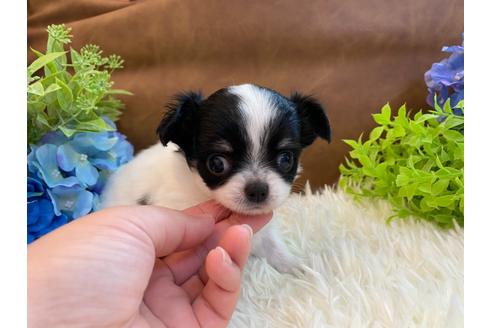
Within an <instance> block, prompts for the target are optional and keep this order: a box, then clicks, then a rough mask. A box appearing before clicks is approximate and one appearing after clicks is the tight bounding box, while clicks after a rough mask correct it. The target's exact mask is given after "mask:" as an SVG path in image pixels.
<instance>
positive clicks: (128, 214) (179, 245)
mask: <svg viewBox="0 0 492 328" xmlns="http://www.w3.org/2000/svg"><path fill="white" fill-rule="evenodd" d="M95 217H99V218H98V219H97V222H98V224H103V225H107V226H113V227H114V228H116V229H118V230H120V231H123V232H124V233H126V234H130V235H132V236H133V237H136V238H138V239H139V240H140V241H142V242H144V243H149V244H151V245H150V246H151V247H152V248H153V249H154V250H155V256H156V257H163V256H166V255H168V254H170V253H173V252H175V251H180V250H184V249H190V248H192V247H194V246H197V245H199V244H200V243H202V242H203V241H204V240H205V239H206V238H207V237H208V236H209V235H210V234H211V233H212V231H213V229H214V219H213V218H212V217H209V216H203V217H202V218H200V219H197V218H196V217H192V216H190V215H186V214H184V213H182V212H180V211H175V210H171V209H168V208H163V207H157V206H127V207H113V208H109V209H105V210H102V211H99V212H96V213H95ZM108 218H111V220H108ZM122 221H123V222H122Z"/></svg>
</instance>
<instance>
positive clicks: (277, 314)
mask: <svg viewBox="0 0 492 328" xmlns="http://www.w3.org/2000/svg"><path fill="white" fill-rule="evenodd" d="M275 215H276V224H278V226H279V230H280V231H281V232H282V235H283V236H284V240H285V241H286V243H287V246H288V248H289V249H290V250H291V251H292V253H293V254H294V260H295V261H296V262H297V263H299V262H300V263H302V267H303V268H304V273H301V274H300V275H297V276H292V275H282V274H279V273H278V272H277V271H276V270H273V269H272V268H271V266H270V265H269V264H268V263H266V261H265V260H264V259H261V258H254V257H252V258H250V259H249V261H248V264H247V265H246V270H245V272H244V274H243V279H242V287H241V298H240V300H239V303H238V306H237V309H236V311H235V313H234V315H233V318H232V321H231V323H230V325H229V327H234V328H243V327H244V328H255V327H261V328H263V327H272V328H276V327H278V328H284V327H316V328H317V327H443V328H452V327H463V317H464V315H463V304H464V297H463V290H464V287H463V276H464V271H463V262H464V254H463V249H464V247H463V246H464V238H463V230H462V229H460V228H457V229H455V230H449V231H444V230H442V229H440V228H438V227H436V226H434V225H432V224H430V223H428V222H415V221H413V220H404V221H402V220H395V221H393V222H392V223H391V224H386V222H385V220H386V218H387V217H388V216H390V215H391V210H390V206H389V204H388V203H386V202H377V201H374V200H368V201H366V202H364V203H362V204H357V203H355V202H354V201H353V200H352V199H351V198H350V197H348V196H347V195H346V194H345V193H343V192H341V191H334V190H332V189H328V188H326V189H325V190H324V191H323V192H322V194H312V193H311V192H310V191H309V189H307V191H306V195H305V196H301V195H292V196H291V197H290V198H289V199H288V200H287V202H285V203H284V204H283V205H282V206H281V207H280V208H279V209H278V210H277V211H276V212H275Z"/></svg>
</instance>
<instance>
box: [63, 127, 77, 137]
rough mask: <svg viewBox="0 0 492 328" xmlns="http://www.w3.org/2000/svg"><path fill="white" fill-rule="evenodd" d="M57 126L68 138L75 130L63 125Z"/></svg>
mask: <svg viewBox="0 0 492 328" xmlns="http://www.w3.org/2000/svg"><path fill="white" fill-rule="evenodd" d="M58 128H59V129H60V131H61V132H63V134H64V135H65V136H66V137H68V138H70V137H71V136H73V135H74V134H75V132H77V130H74V129H70V128H67V127H65V126H59V127H58Z"/></svg>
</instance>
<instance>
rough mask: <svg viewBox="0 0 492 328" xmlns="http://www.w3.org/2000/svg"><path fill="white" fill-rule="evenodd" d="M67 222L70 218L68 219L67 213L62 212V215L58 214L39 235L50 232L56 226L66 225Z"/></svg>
mask: <svg viewBox="0 0 492 328" xmlns="http://www.w3.org/2000/svg"><path fill="white" fill-rule="evenodd" d="M67 222H68V219H67V216H66V215H63V214H62V215H59V216H56V217H54V218H53V221H52V222H51V224H50V225H49V226H47V227H45V228H44V229H42V230H40V231H39V235H40V236H42V235H45V234H47V233H50V232H51V231H53V230H55V229H56V228H59V227H61V226H62V225H64V224H65V223H67Z"/></svg>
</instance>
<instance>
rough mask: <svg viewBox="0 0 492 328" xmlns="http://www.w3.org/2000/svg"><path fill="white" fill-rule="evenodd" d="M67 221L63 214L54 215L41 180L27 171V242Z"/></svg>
mask: <svg viewBox="0 0 492 328" xmlns="http://www.w3.org/2000/svg"><path fill="white" fill-rule="evenodd" d="M67 222H68V218H67V216H66V215H64V214H59V215H56V214H55V213H54V211H53V204H52V202H51V199H50V198H49V195H48V194H47V189H46V185H44V184H43V181H42V180H41V179H40V178H39V177H36V176H35V175H33V174H32V173H29V172H28V177H27V243H31V242H32V241H33V240H35V239H37V238H39V237H40V236H42V235H44V234H46V233H48V232H50V231H52V230H54V229H56V228H58V227H59V226H61V225H63V224H65V223H67Z"/></svg>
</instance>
